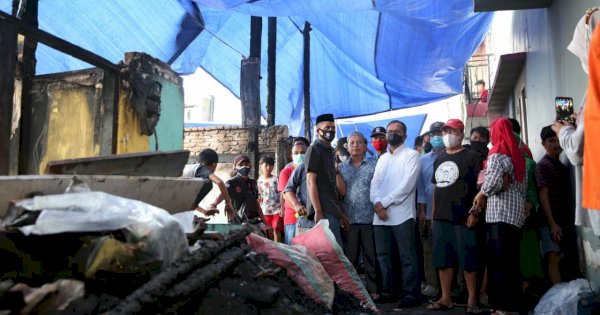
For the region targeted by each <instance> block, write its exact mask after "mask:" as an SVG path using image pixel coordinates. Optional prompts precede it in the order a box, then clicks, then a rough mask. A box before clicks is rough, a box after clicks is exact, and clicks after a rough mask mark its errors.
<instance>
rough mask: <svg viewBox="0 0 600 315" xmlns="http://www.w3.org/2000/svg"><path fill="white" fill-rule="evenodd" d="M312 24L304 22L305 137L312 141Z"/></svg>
mask: <svg viewBox="0 0 600 315" xmlns="http://www.w3.org/2000/svg"><path fill="white" fill-rule="evenodd" d="M311 30H312V28H311V27H310V23H308V22H304V31H302V35H303V37H304V71H303V78H304V85H303V87H304V88H303V90H304V137H305V138H306V139H308V141H310V139H311V138H312V137H311V130H310V129H311V122H310V31H311Z"/></svg>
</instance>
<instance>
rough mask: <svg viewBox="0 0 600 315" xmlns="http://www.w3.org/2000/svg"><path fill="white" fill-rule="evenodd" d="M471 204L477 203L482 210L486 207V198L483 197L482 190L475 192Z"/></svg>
mask: <svg viewBox="0 0 600 315" xmlns="http://www.w3.org/2000/svg"><path fill="white" fill-rule="evenodd" d="M473 204H474V205H477V206H478V207H479V208H481V209H482V210H483V209H485V208H486V207H487V198H486V197H485V195H484V194H483V192H481V191H480V192H479V193H477V196H475V199H474V200H473Z"/></svg>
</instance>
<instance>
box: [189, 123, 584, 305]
mask: <svg viewBox="0 0 600 315" xmlns="http://www.w3.org/2000/svg"><path fill="white" fill-rule="evenodd" d="M490 129H491V130H488V129H487V128H483V127H477V128H474V129H472V130H471V132H470V139H469V141H465V139H464V138H465V129H464V124H463V122H462V121H461V120H459V119H450V120H448V121H447V122H445V123H444V122H435V123H433V124H431V126H430V128H429V131H428V132H427V133H426V137H421V139H422V140H423V142H422V143H420V146H421V150H415V149H413V148H409V147H407V146H406V145H405V144H404V142H405V140H406V138H407V133H406V132H407V128H406V125H405V124H404V123H403V122H401V121H399V120H393V121H391V122H390V123H389V124H388V125H387V126H385V127H383V126H382V127H377V128H375V129H373V132H372V134H371V139H370V141H371V144H372V145H373V148H374V149H375V152H374V153H373V154H372V155H369V154H368V149H367V145H368V139H367V138H366V137H365V135H363V134H362V133H360V132H352V133H351V134H350V135H348V136H347V137H346V138H344V139H343V140H341V141H338V143H337V148H336V149H334V148H333V146H332V142H333V141H334V139H335V122H334V117H333V115H331V114H325V115H321V116H319V117H318V118H317V124H316V128H315V132H316V135H318V139H317V140H315V141H314V142H313V143H310V142H309V141H308V140H307V139H305V138H302V137H299V138H295V139H294V141H293V144H292V148H291V153H292V156H291V162H290V163H289V164H288V165H286V166H285V167H284V168H283V170H282V171H281V172H280V173H279V174H274V164H275V161H274V159H273V158H272V157H269V156H265V157H263V158H262V159H261V160H260V170H261V172H260V176H259V178H258V180H254V179H252V178H251V177H250V169H251V166H252V165H251V162H250V159H249V158H248V157H247V156H244V155H240V156H238V157H236V158H235V160H234V170H233V171H232V173H231V176H232V177H231V179H229V180H228V181H226V182H224V183H223V182H222V181H220V179H218V177H216V176H215V175H214V174H212V172H211V171H214V167H215V166H216V162H215V161H216V160H217V158H216V157H215V156H216V153H215V152H214V151H212V150H211V149H206V150H204V151H203V152H202V153H201V154H200V159H201V164H202V163H203V164H202V165H201V166H200V167H199V168H198V169H197V171H196V176H197V177H202V176H204V177H206V178H207V179H210V180H211V181H212V182H215V183H217V185H219V187H220V188H221V194H220V195H219V196H218V197H217V198H216V200H215V202H214V203H213V204H211V206H210V207H209V209H202V208H200V207H198V208H197V210H199V211H201V212H203V213H205V214H207V215H211V214H214V213H215V211H216V210H215V209H216V206H217V204H218V203H220V202H221V201H225V203H226V206H225V210H226V212H227V214H228V218H229V220H230V222H233V223H243V222H246V223H249V224H263V225H264V227H265V229H264V230H266V231H268V232H269V233H267V234H268V235H269V237H271V238H272V239H273V240H274V241H278V242H285V243H287V244H290V243H291V240H292V238H294V237H295V236H296V235H299V234H300V233H303V232H305V231H307V230H308V229H310V228H312V227H313V226H314V225H315V224H316V222H319V221H320V220H323V219H327V220H328V223H329V224H328V226H329V229H330V230H331V232H332V234H333V236H334V237H335V239H336V241H337V242H338V244H339V246H340V247H341V248H343V249H344V252H345V253H346V256H347V258H348V259H349V261H350V262H351V263H352V264H354V266H355V267H356V269H357V270H360V271H361V273H364V277H365V283H366V288H367V290H368V291H369V292H370V294H371V296H372V297H373V298H374V300H375V301H376V302H379V303H390V302H398V306H399V307H404V308H406V307H414V306H417V305H421V304H422V303H423V302H424V301H425V300H426V298H424V297H425V296H429V297H430V298H431V299H430V300H429V305H428V306H427V307H428V309H430V310H446V309H451V308H453V307H454V305H455V303H456V301H455V299H461V298H462V297H461V295H460V293H461V290H460V288H461V287H462V288H463V291H464V298H465V301H464V302H465V304H466V306H467V311H468V312H469V313H478V312H480V311H481V310H482V309H483V307H491V308H492V309H494V310H497V313H498V314H502V312H505V311H519V310H521V309H520V308H521V307H527V305H526V304H527V303H526V302H527V301H525V295H524V293H525V292H526V291H527V289H528V287H529V286H531V287H534V286H538V287H539V286H540V285H541V286H542V287H543V286H544V284H545V283H546V282H544V280H548V281H547V284H548V285H546V286H545V288H548V287H549V285H551V284H552V283H559V282H562V281H568V280H571V279H574V278H577V277H578V276H580V275H579V273H578V270H579V265H578V261H577V259H578V254H577V244H576V233H575V228H574V221H575V219H574V211H573V209H572V207H571V203H570V198H571V191H570V185H565V183H566V182H569V175H568V170H567V167H566V166H564V165H563V164H562V163H561V162H560V160H559V155H560V153H561V151H562V148H561V145H560V143H561V142H560V141H559V138H558V136H557V134H556V133H555V131H554V130H553V129H556V127H555V126H554V127H552V126H547V127H544V128H543V129H542V130H541V133H540V137H541V140H542V144H543V146H544V149H545V151H546V154H545V155H544V157H543V158H542V159H540V160H539V161H538V162H537V163H535V162H533V160H532V157H531V152H530V150H529V148H528V147H527V146H526V144H524V143H523V142H522V141H521V140H520V136H519V133H520V126H519V124H518V122H517V121H516V120H511V119H506V118H498V119H496V120H495V121H494V122H493V123H492V124H491V128H490ZM490 141H491V144H492V146H491V148H489V147H490ZM467 142H468V143H467ZM426 143H429V146H430V147H431V150H430V151H429V152H426V150H424V149H423V148H424V147H425V146H426ZM416 149H418V148H416ZM211 177H212V178H211ZM211 181H209V180H207V182H211ZM532 249H534V250H532ZM459 271H461V272H459ZM460 284H462V286H461V285H460ZM533 305H535V304H533ZM531 306H532V305H529V307H531Z"/></svg>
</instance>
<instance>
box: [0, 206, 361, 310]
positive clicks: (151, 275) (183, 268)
mask: <svg viewBox="0 0 600 315" xmlns="http://www.w3.org/2000/svg"><path fill="white" fill-rule="evenodd" d="M40 200H41V199H40ZM40 200H38V201H37V202H32V201H31V202H30V203H32V204H39V202H40ZM24 209H25V208H23V209H20V212H19V213H17V214H18V215H16V216H14V217H13V219H12V220H11V221H10V222H9V224H4V228H0V240H1V241H2V242H0V259H1V260H2V261H3V263H2V266H1V267H0V280H1V281H0V314H11V313H20V314H36V313H51V314H95V313H107V314H132V313H140V314H143V313H155V314H162V313H181V314H204V313H216V314H226V313H234V312H235V313H239V314H257V313H261V314H330V313H334V314H359V313H368V312H369V311H366V310H365V309H364V308H363V307H362V306H361V302H360V301H359V300H358V299H357V298H355V297H354V296H353V295H351V294H350V293H346V292H343V291H340V290H336V292H335V299H334V303H333V307H332V309H329V308H328V307H327V306H325V305H321V304H320V303H317V302H315V300H314V299H312V298H310V297H308V296H307V295H305V293H304V292H303V291H302V290H301V289H300V288H299V287H298V285H297V284H296V283H295V282H294V280H293V279H291V278H289V277H288V275H287V273H286V269H285V268H284V267H281V266H278V265H276V264H275V263H274V262H273V261H272V260H271V259H270V258H269V257H268V256H267V255H264V254H258V253H256V252H254V251H253V250H252V249H251V248H250V246H249V245H248V243H247V241H246V238H247V236H248V235H249V233H250V231H251V229H249V228H244V229H240V230H236V231H232V232H229V233H228V234H226V235H224V236H223V235H221V236H220V237H218V238H217V239H213V238H214V237H213V238H210V237H207V236H206V235H203V233H202V232H203V230H204V229H205V228H206V225H205V224H203V223H204V222H196V223H199V224H196V227H197V228H196V229H195V230H194V231H192V232H191V233H188V234H187V237H188V241H189V243H190V244H193V246H191V247H190V249H191V250H190V251H186V252H185V253H183V254H181V255H179V256H178V258H177V259H175V260H174V261H172V262H169V263H166V264H165V263H164V260H163V259H162V258H163V257H159V256H152V257H150V258H152V259H149V257H148V249H149V248H152V247H153V246H155V244H153V243H152V242H151V239H152V238H151V237H145V236H149V235H150V236H151V235H153V233H154V234H156V233H157V231H156V230H152V231H148V229H144V228H141V227H140V224H138V223H136V224H133V225H129V226H128V227H127V228H120V229H117V230H112V231H87V232H83V231H78V232H76V231H64V232H62V233H51V234H45V235H35V234H30V235H26V234H25V233H23V232H22V231H27V229H26V228H24V227H27V226H29V229H34V230H35V229H39V228H41V225H40V224H39V223H40V222H44V220H45V218H44V217H43V216H44V214H40V212H36V210H33V211H32V212H28V211H29V210H27V209H25V210H24ZM71 210H72V209H71ZM79 215H81V213H80V214H79ZM25 219H26V220H25ZM112 219H113V220H114V218H112ZM15 222H17V224H16V225H15ZM165 222H166V221H165ZM5 223H6V222H5ZM11 224H12V225H11ZM35 224H38V226H35ZM62 224H66V223H65V222H63V223H62ZM163 225H164V227H165V228H168V227H171V226H172V225H171V224H163ZM16 226H19V228H18V229H17V228H16ZM132 226H133V227H134V228H132ZM133 234H135V237H134V235H133ZM213 236H214V235H213ZM158 240H159V242H162V243H164V242H167V244H163V246H166V247H168V246H170V245H169V244H168V243H169V242H168V241H167V239H165V238H158ZM165 250H166V249H164V248H161V251H160V252H165ZM157 258H161V259H157ZM140 261H142V262H143V263H139V262H140Z"/></svg>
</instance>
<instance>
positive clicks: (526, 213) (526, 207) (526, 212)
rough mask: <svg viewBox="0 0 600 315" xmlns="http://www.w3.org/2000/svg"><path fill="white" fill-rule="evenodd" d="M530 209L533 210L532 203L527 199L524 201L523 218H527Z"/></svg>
mask: <svg viewBox="0 0 600 315" xmlns="http://www.w3.org/2000/svg"><path fill="white" fill-rule="evenodd" d="M532 211H533V205H532V204H531V202H529V201H527V202H525V218H529V216H530V215H531V212H532Z"/></svg>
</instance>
